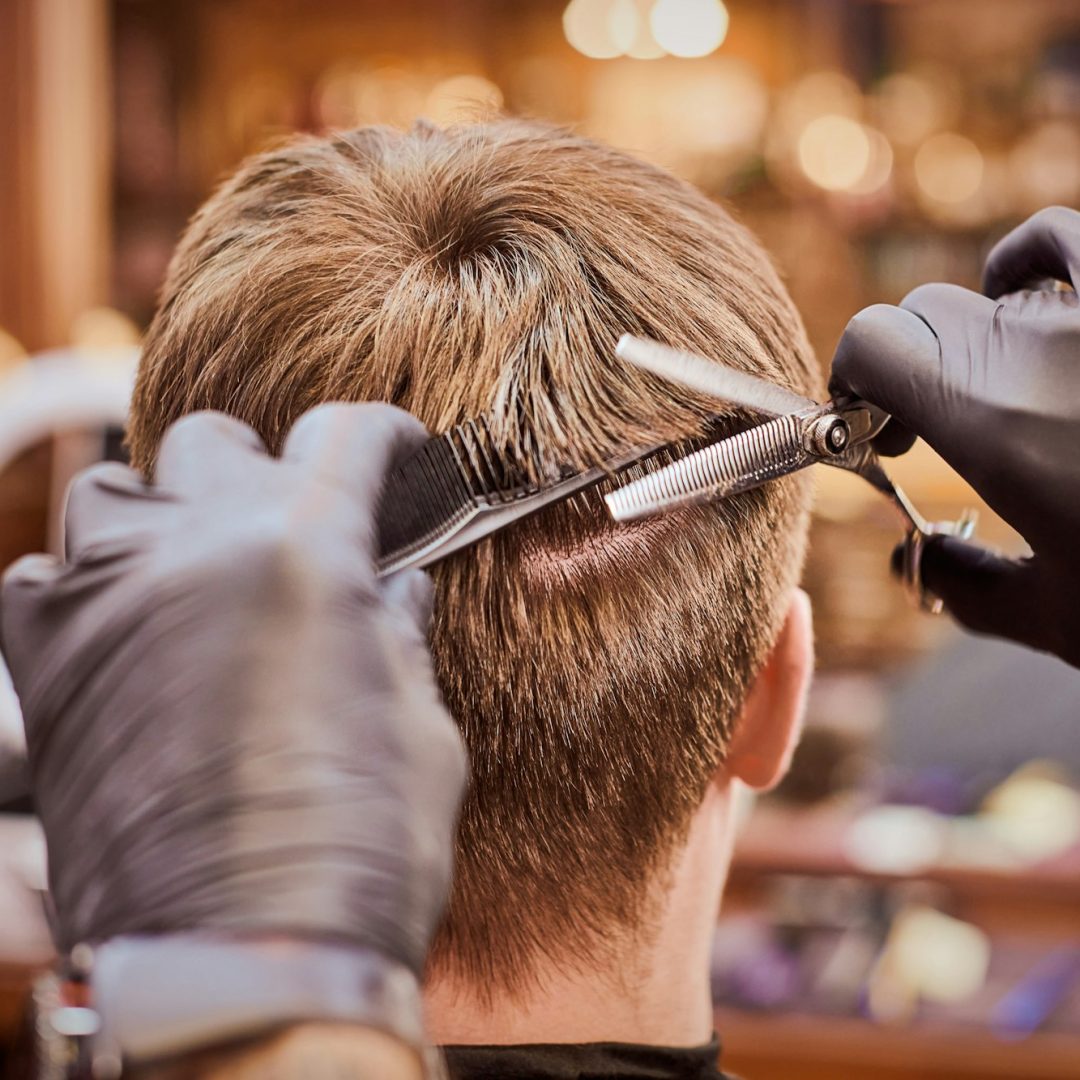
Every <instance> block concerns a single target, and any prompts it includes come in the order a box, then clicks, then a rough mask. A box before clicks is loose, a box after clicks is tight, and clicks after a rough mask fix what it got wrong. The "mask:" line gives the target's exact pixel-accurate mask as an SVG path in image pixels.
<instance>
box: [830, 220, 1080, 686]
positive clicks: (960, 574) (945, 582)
mask: <svg viewBox="0 0 1080 1080" xmlns="http://www.w3.org/2000/svg"><path fill="white" fill-rule="evenodd" d="M1048 279H1049V280H1055V281H1061V282H1066V283H1070V284H1072V285H1074V286H1075V285H1078V284H1080V213H1077V212H1076V211H1074V210H1067V209H1064V208H1062V207H1053V208H1050V209H1047V210H1043V211H1041V212H1040V213H1038V214H1036V215H1034V216H1033V217H1032V218H1030V219H1029V220H1028V221H1027V222H1026V223H1025V224H1023V225H1021V226H1020V227H1019V228H1017V229H1015V230H1014V231H1013V232H1011V233H1009V235H1008V236H1006V237H1005V238H1004V239H1003V240H1002V241H1001V242H1000V243H999V244H997V246H996V247H995V248H994V249H993V251H991V253H990V256H989V258H988V260H987V263H986V268H985V272H984V278H983V288H984V291H985V293H986V295H985V296H980V295H978V294H976V293H973V292H969V291H968V290H966V289H962V288H959V287H957V286H954V285H923V286H920V287H919V288H917V289H915V291H914V292H912V293H910V294H909V295H908V296H907V297H906V298H905V299H904V301H903V303H902V304H901V306H900V307H899V308H895V307H889V306H887V305H876V306H874V307H870V308H867V309H866V310H865V311H862V312H860V313H859V314H858V315H856V316H855V318H853V319H852V320H851V322H850V323H849V324H848V327H847V329H846V330H845V332H844V335H843V337H842V338H841V339H840V343H839V345H838V346H837V350H836V355H835V357H834V358H833V371H832V380H831V382H830V389H831V390H832V391H833V392H834V393H848V394H855V395H857V396H859V397H862V398H864V399H866V400H867V401H870V402H872V403H873V404H875V405H878V406H880V407H881V408H883V409H885V410H886V411H887V412H889V413H891V414H892V415H893V417H894V418H895V420H894V421H890V424H889V425H888V426H887V427H886V428H885V430H884V431H883V432H882V434H881V436H879V439H880V440H882V444H883V445H881V447H880V449H881V450H882V451H883V452H886V453H888V452H894V453H895V452H899V451H902V450H904V449H907V447H908V446H910V444H911V442H912V441H913V438H914V435H916V434H917V435H920V436H922V438H924V439H925V440H926V441H927V442H928V443H929V444H930V445H931V446H932V447H933V448H934V449H935V450H936V451H937V452H938V453H939V454H941V456H942V457H943V458H944V459H945V460H946V461H947V462H949V464H950V465H952V466H953V468H955V469H956V470H957V472H959V473H960V475H961V476H963V477H964V478H965V479H966V480H968V482H969V483H970V484H971V485H972V486H973V487H974V488H975V490H976V491H978V492H979V494H980V495H981V496H982V497H983V498H984V499H985V500H986V502H987V503H988V504H989V505H990V506H991V507H992V508H993V509H994V510H995V511H996V512H997V513H998V514H1000V515H1001V517H1002V518H1004V519H1005V520H1006V521H1007V522H1008V523H1009V524H1010V525H1012V526H1013V527H1014V528H1015V529H1016V530H1017V531H1018V532H1020V533H1021V535H1022V536H1023V537H1024V539H1025V540H1026V541H1027V543H1028V545H1029V546H1030V547H1031V550H1032V553H1033V554H1032V556H1031V557H1030V558H1024V559H1006V558H1002V557H1000V556H998V555H995V554H992V553H990V552H988V551H986V550H984V549H982V548H979V547H977V546H974V545H972V544H967V543H964V542H962V541H960V540H957V539H953V538H940V539H936V540H934V541H933V542H931V543H930V544H929V545H928V546H927V548H926V551H925V555H924V560H923V577H924V580H925V582H926V584H927V585H928V587H929V588H930V589H931V591H933V592H934V593H936V594H937V595H938V596H940V597H941V598H942V600H944V602H945V605H946V607H947V608H948V609H949V611H950V612H952V614H953V615H954V616H955V617H956V618H957V619H958V620H959V621H960V622H961V623H963V624H964V625H965V626H967V627H969V628H970V629H972V630H975V631H978V632H980V633H987V634H994V635H997V636H1000V637H1004V638H1009V639H1011V640H1013V641H1017V642H1021V643H1023V644H1026V645H1030V646H1032V647H1034V648H1037V649H1043V650H1045V651H1047V652H1052V653H1056V654H1057V655H1058V656H1060V657H1061V658H1062V659H1064V660H1066V661H1068V662H1069V663H1071V664H1073V665H1074V666H1080V560H1078V558H1077V551H1078V550H1080V303H1078V298H1077V294H1076V293H1075V292H1072V291H1057V292H1055V291H1048V290H1046V289H1043V290H1037V291H1033V287H1034V286H1036V285H1037V284H1039V283H1040V282H1042V283H1044V284H1045V282H1046V281H1047V280H1048ZM890 429H891V430H890Z"/></svg>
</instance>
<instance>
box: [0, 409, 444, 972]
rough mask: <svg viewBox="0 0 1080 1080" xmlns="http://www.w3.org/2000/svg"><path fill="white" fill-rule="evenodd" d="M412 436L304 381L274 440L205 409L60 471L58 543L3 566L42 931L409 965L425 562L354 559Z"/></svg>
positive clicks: (431, 764)
mask: <svg viewBox="0 0 1080 1080" xmlns="http://www.w3.org/2000/svg"><path fill="white" fill-rule="evenodd" d="M425 438H426V434H425V432H424V429H423V427H422V426H421V425H420V424H419V423H418V422H417V421H416V420H415V419H413V418H412V417H410V416H408V415H407V414H405V413H403V412H401V411H399V410H396V409H393V408H391V407H389V406H385V405H370V404H369V405H333V406H322V407H320V408H319V409H316V410H314V411H313V412H311V413H308V414H307V415H306V416H304V417H303V418H302V419H301V420H300V421H299V422H298V423H297V424H296V426H295V428H294V429H293V431H292V433H291V434H290V436H289V438H288V441H287V443H286V444H285V449H284V452H283V455H282V458H281V459H280V460H278V459H274V458H271V457H270V456H268V454H267V453H266V451H265V449H264V447H263V445H262V443H261V442H260V441H259V439H258V437H257V436H256V435H255V433H254V432H253V431H251V429H249V428H248V427H246V426H244V425H243V424H240V423H238V422H236V421H234V420H231V419H228V418H226V417H224V416H220V415H217V414H212V413H204V414H198V415H195V416H190V417H187V418H186V419H184V420H182V421H180V422H179V423H178V424H177V425H175V426H174V427H173V428H172V429H171V430H170V431H169V433H168V434H167V435H166V437H165V440H164V442H163V444H162V447H161V454H160V459H159V465H158V471H157V478H156V480H157V482H156V485H155V486H153V487H148V486H146V485H144V484H143V483H142V481H141V479H140V478H139V477H138V476H137V475H136V474H135V473H134V472H132V471H131V470H129V469H126V468H124V467H123V466H120V465H103V466H98V467H96V468H94V469H91V470H89V471H88V472H87V473H85V474H83V476H82V477H81V478H80V479H78V480H77V481H76V482H75V484H74V486H73V488H72V491H71V494H70V497H69V502H68V508H67V554H66V561H63V562H57V561H56V560H54V559H49V558H46V557H45V556H34V557H31V558H28V559H25V560H22V561H21V562H19V563H17V564H16V565H15V566H14V567H13V568H12V569H11V570H10V571H9V572H8V574H7V575H6V577H5V579H4V584H3V598H2V629H3V641H4V647H5V652H6V655H7V659H8V663H9V666H10V669H11V674H12V677H13V680H14V683H15V687H16V689H17V691H18V694H19V697H20V699H21V703H22V709H23V714H24V719H25V725H26V733H27V742H28V751H29V760H30V768H31V775H32V785H33V791H34V798H35V800H36V804H37V807H38V810H39V813H40V815H41V819H42V822H43V824H44V828H45V834H46V837H47V840H48V848H49V877H50V886H51V891H52V896H53V901H54V904H55V922H56V926H55V931H56V936H57V938H58V944H59V945H60V946H61V947H62V948H68V947H70V946H72V945H73V944H75V943H76V942H81V941H89V942H98V941H102V940H103V939H112V938H115V937H117V936H129V937H130V936H132V935H141V934H171V933H175V932H177V931H189V930H196V931H200V932H210V933H211V935H214V934H217V935H224V936H229V937H231V936H237V935H238V936H252V935H254V936H256V937H265V936H267V935H269V936H272V937H275V938H281V937H282V936H285V937H289V938H291V939H295V938H299V939H303V940H305V941H314V940H317V941H321V942H333V943H339V944H340V943H344V944H347V945H353V946H358V947H360V948H362V949H364V950H375V951H376V952H377V954H379V955H381V956H383V957H386V958H388V959H389V960H391V961H393V962H396V963H398V964H402V965H405V966H406V967H407V968H408V969H409V970H411V971H412V972H413V973H416V974H419V972H420V970H421V967H422V965H423V962H424V957H425V954H426V950H427V945H428V941H429V938H430V935H431V933H432V932H433V930H434V928H435V925H436V921H437V919H438V918H439V915H440V912H441V910H442V907H443V903H444V897H445V893H446V889H447V884H448V878H449V873H450V864H451V852H452V837H453V829H454V821H455V816H456V812H457V808H458V804H459V800H460V796H461V792H462V788H463V783H464V775H465V758H464V752H463V749H462V745H461V741H460V738H459V736H458V733H457V730H456V728H455V726H454V724H453V723H452V721H451V719H450V717H449V716H448V715H447V713H446V712H445V710H444V708H443V706H442V704H441V702H440V699H439V695H438V691H437V688H436V685H435V681H434V678H433V674H432V667H431V661H430V656H429V654H428V650H427V645H426V641H425V630H426V626H427V621H428V618H429V615H430V602H431V585H430V581H429V579H428V578H427V576H426V575H425V574H423V573H422V572H420V571H412V572H405V573H402V574H399V575H396V576H394V577H393V578H391V579H390V580H389V581H388V582H383V581H380V580H377V578H376V576H375V572H374V568H373V563H372V557H373V553H374V548H375V543H376V539H375V537H376V529H375V523H374V520H373V513H374V507H375V505H376V500H377V498H378V495H379V490H380V487H381V485H382V482H383V478H384V476H385V474H386V473H387V470H388V469H389V468H391V467H392V466H393V465H394V464H395V462H397V461H399V460H400V459H401V458H402V456H404V455H407V454H408V453H410V452H411V451H413V450H414V449H415V448H416V447H417V446H419V445H420V444H421V443H422V442H423V441H424V440H425Z"/></svg>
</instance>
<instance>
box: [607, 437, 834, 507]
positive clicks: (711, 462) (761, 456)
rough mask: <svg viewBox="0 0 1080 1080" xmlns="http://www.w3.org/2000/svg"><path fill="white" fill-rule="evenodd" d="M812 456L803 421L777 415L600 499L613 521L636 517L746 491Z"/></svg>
mask: <svg viewBox="0 0 1080 1080" xmlns="http://www.w3.org/2000/svg"><path fill="white" fill-rule="evenodd" d="M814 460H815V458H814V456H813V455H812V454H811V453H810V452H809V451H808V450H807V449H806V447H805V445H804V439H803V422H802V421H801V420H799V419H798V418H796V417H794V416H780V417H777V419H775V420H770V421H769V422H768V423H765V424H760V425H759V426H758V427H754V428H750V429H749V430H747V431H741V432H739V434H738V435H732V436H731V437H730V438H727V439H721V440H720V441H719V442H715V443H711V444H710V445H708V446H706V447H704V448H703V449H701V450H698V451H697V452H695V453H693V454H687V456H686V457H684V458H679V460H678V461H675V462H673V463H672V464H671V465H668V466H666V467H665V468H663V469H658V470H657V471H656V472H653V473H649V474H648V475H647V476H643V477H641V479H640V480H634V481H631V482H630V483H629V484H624V485H623V486H622V487H621V488H617V489H616V490H615V491H612V492H609V493H608V494H607V495H605V496H604V502H605V503H606V504H607V508H608V513H609V514H610V515H611V516H612V518H614V520H615V521H634V520H636V519H638V518H643V517H649V516H650V515H652V514H658V513H661V512H662V511H666V510H674V509H676V508H677V507H680V506H693V505H696V504H697V503H703V502H712V501H713V500H715V499H722V498H725V497H727V496H729V495H737V494H738V493H739V492H741V491H749V490H750V489H751V488H755V487H758V486H759V485H761V484H764V483H765V482H766V481H767V480H775V479H777V478H778V477H781V476H787V475H788V474H789V473H793V472H795V471H797V470H798V469H802V468H805V467H806V466H807V465H810V464H811V463H812V462H813V461H814Z"/></svg>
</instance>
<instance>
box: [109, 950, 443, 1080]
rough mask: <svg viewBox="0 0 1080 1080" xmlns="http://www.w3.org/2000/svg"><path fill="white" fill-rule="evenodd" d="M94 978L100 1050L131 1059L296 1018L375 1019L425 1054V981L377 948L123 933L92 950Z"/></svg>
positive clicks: (181, 1050)
mask: <svg viewBox="0 0 1080 1080" xmlns="http://www.w3.org/2000/svg"><path fill="white" fill-rule="evenodd" d="M91 986H92V990H93V1000H94V1007H95V1010H96V1011H97V1012H98V1014H99V1016H100V1018H101V1024H102V1026H101V1031H100V1033H99V1034H98V1036H97V1039H96V1040H95V1056H97V1054H98V1053H101V1054H104V1055H108V1056H109V1057H111V1058H112V1059H113V1060H119V1061H123V1062H124V1063H125V1064H145V1063H147V1062H150V1061H156V1060H162V1059H167V1058H173V1057H178V1056H181V1055H185V1054H190V1053H194V1052H197V1051H200V1050H205V1049H207V1048H210V1047H213V1046H218V1045H221V1044H226V1043H230V1042H234V1041H237V1040H240V1039H249V1038H254V1037H258V1036H259V1035H262V1034H264V1033H265V1034H269V1033H271V1032H272V1031H273V1030H275V1029H277V1028H281V1027H285V1026H288V1025H291V1024H297V1023H310V1022H316V1023H344V1024H357V1025H361V1026H364V1027H370V1028H376V1029H378V1030H380V1031H384V1032H386V1033H387V1034H389V1035H392V1036H394V1037H395V1038H397V1039H400V1040H401V1041H402V1042H404V1043H406V1044H407V1045H409V1046H411V1047H413V1048H414V1049H415V1050H416V1052H417V1053H418V1054H419V1055H420V1057H421V1059H422V1061H423V1063H424V1067H425V1070H426V1073H427V1075H434V1074H433V1073H432V1068H434V1069H435V1074H437V1073H438V1072H439V1071H440V1069H439V1066H438V1064H437V1061H438V1057H437V1055H436V1054H434V1052H433V1051H431V1050H430V1048H426V1047H425V1043H424V1031H423V1017H422V1009H421V1000H420V987H419V985H418V983H417V980H416V977H415V976H414V975H413V974H412V972H411V971H409V970H408V969H407V968H405V967H403V966H402V965H400V964H397V963H395V962H394V961H391V960H388V959H387V958H386V957H384V956H382V955H381V954H379V953H376V952H374V951H372V950H367V949H357V948H349V947H348V946H337V945H329V944H323V943H317V942H304V941H292V940H287V939H283V940H281V941H266V940H260V941H257V942H256V941H240V940H236V939H224V938H214V937H211V936H204V935H202V934H195V933H190V934H174V935H167V936H161V937H121V938H114V939H113V940H111V941H108V942H106V943H105V944H103V945H101V946H99V947H97V948H96V949H95V950H94V957H93V967H92V975H91Z"/></svg>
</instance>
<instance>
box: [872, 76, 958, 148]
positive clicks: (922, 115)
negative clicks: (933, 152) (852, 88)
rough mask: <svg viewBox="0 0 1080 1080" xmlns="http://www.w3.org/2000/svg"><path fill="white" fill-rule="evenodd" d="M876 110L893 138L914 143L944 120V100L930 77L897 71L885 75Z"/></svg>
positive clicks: (877, 92) (874, 101) (903, 144)
mask: <svg viewBox="0 0 1080 1080" xmlns="http://www.w3.org/2000/svg"><path fill="white" fill-rule="evenodd" d="M873 103H874V110H875V114H876V116H877V120H878V123H880V124H881V126H882V128H883V130H884V131H885V133H886V134H887V135H888V136H889V138H890V139H893V140H895V141H896V142H897V143H899V144H901V145H902V146H915V145H917V144H918V143H920V142H922V140H923V139H925V138H926V137H927V136H929V135H931V134H933V132H934V131H936V130H937V129H938V128H940V127H941V126H942V125H943V123H944V122H945V115H946V109H945V102H944V101H943V99H942V96H941V92H940V89H939V88H938V87H937V86H935V85H934V83H932V82H931V81H930V80H929V79H926V78H923V77H922V76H920V75H915V74H912V73H911V72H898V73H896V74H895V75H889V76H888V77H887V78H885V79H882V81H881V82H880V83H879V84H878V86H877V88H876V89H875V91H874V97H873Z"/></svg>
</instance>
